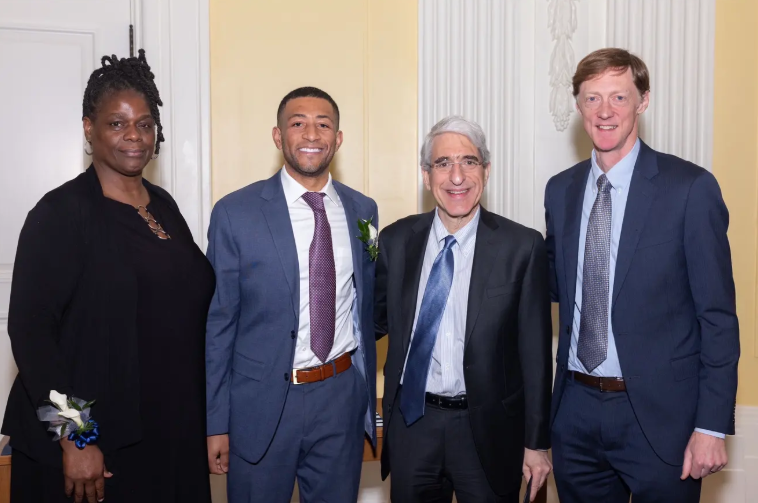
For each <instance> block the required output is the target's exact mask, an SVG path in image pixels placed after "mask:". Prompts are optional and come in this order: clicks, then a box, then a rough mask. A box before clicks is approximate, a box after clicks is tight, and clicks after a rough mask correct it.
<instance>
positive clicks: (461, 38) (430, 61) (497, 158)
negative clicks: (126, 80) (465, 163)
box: [418, 0, 535, 224]
mask: <svg viewBox="0 0 758 503" xmlns="http://www.w3.org/2000/svg"><path fill="white" fill-rule="evenodd" d="M534 12H535V3H534V2H503V1H501V0H464V1H460V0H419V49H418V50H419V93H418V99H419V103H418V107H419V129H418V138H419V150H420V147H421V144H422V142H423V141H424V137H425V135H426V134H427V133H428V132H429V130H430V129H431V128H432V126H433V125H434V124H435V123H436V122H437V121H439V120H440V119H442V118H444V117H446V116H448V115H463V116H464V117H466V118H468V119H471V120H474V121H476V122H477V123H479V125H481V126H482V128H483V129H484V132H485V134H486V135H487V142H488V147H489V149H490V152H491V153H492V159H491V162H492V170H491V173H490V180H489V183H488V185H487V188H486V189H485V194H484V200H483V202H484V205H485V206H486V207H487V209H488V210H491V211H494V212H495V213H498V214H500V215H504V216H506V217H509V218H512V219H514V220H518V221H527V223H528V224H532V222H531V215H532V204H533V203H534V199H533V192H534V191H533V176H532V173H531V171H530V169H529V168H530V166H532V165H533V164H534V159H533V154H534V134H533V131H534V99H535V89H534V82H535V66H534V45H535V44H534V33H535V29H534V27H535V15H534ZM420 176H421V174H420V173H419V177H420ZM419 192H420V193H419V210H420V211H424V210H428V209H429V208H431V207H433V201H431V199H430V198H429V196H428V195H427V194H426V191H425V189H424V185H423V182H421V181H420V182H419Z"/></svg>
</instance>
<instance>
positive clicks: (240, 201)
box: [214, 171, 284, 213]
mask: <svg viewBox="0 0 758 503" xmlns="http://www.w3.org/2000/svg"><path fill="white" fill-rule="evenodd" d="M278 176H279V172H278V171H277V174H276V175H274V176H272V177H271V178H269V179H267V180H259V181H257V182H254V183H251V184H250V185H246V186H245V187H242V188H241V189H237V190H235V191H234V192H231V193H229V194H227V195H225V196H224V197H222V198H221V199H219V200H218V201H217V202H216V204H215V206H218V207H223V208H224V209H226V211H228V212H230V213H237V212H243V213H248V212H250V210H251V209H256V208H259V207H260V206H261V205H262V204H264V203H266V202H267V201H268V200H269V199H270V198H271V197H270V196H274V195H276V192H277V188H276V185H277V184H278V186H279V188H278V192H279V194H281V195H282V196H283V195H284V192H283V190H282V188H281V186H282V183H281V180H279V179H278ZM215 206H214V208H215Z"/></svg>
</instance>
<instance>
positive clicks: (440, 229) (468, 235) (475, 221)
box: [432, 207, 481, 257]
mask: <svg viewBox="0 0 758 503" xmlns="http://www.w3.org/2000/svg"><path fill="white" fill-rule="evenodd" d="M439 211H440V210H439V208H437V209H436V210H435V212H434V220H433V222H432V232H433V233H434V239H436V240H437V243H438V244H440V247H441V246H442V245H443V244H444V241H445V238H446V237H447V236H449V235H450V233H449V232H448V231H447V229H446V228H445V224H443V223H442V220H440V215H439ZM480 215H481V207H479V208H477V209H476V214H475V215H474V218H472V219H471V221H470V222H469V223H467V224H466V225H464V226H463V227H462V228H460V229H458V232H456V233H455V234H453V237H455V242H456V243H457V244H458V247H459V249H460V251H461V253H463V256H464V257H468V256H469V253H472V252H473V251H474V245H475V244H476V229H477V228H478V227H479V216H480Z"/></svg>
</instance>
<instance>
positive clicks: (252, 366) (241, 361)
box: [232, 351, 266, 381]
mask: <svg viewBox="0 0 758 503" xmlns="http://www.w3.org/2000/svg"><path fill="white" fill-rule="evenodd" d="M265 369H266V364H265V363H263V362H259V361H257V360H253V359H251V358H248V357H247V356H245V355H243V354H240V353H238V352H237V351H235V352H234V357H233V358H232V370H233V371H234V372H236V373H238V374H241V375H243V376H245V377H249V378H250V379H253V380H255V381H260V380H261V379H263V373H264V371H265Z"/></svg>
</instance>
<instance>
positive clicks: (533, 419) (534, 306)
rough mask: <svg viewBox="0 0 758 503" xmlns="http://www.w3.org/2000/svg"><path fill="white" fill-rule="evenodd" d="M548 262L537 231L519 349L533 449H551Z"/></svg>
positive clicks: (521, 307)
mask: <svg viewBox="0 0 758 503" xmlns="http://www.w3.org/2000/svg"><path fill="white" fill-rule="evenodd" d="M547 275H548V260H547V255H546V253H545V244H544V241H543V239H542V236H541V235H540V234H539V233H537V232H535V233H534V243H533V245H532V250H531V255H530V257H529V263H528V264H527V267H526V272H525V274H524V280H523V283H522V287H521V297H520V299H519V311H518V338H519V339H518V347H519V358H520V361H521V369H522V372H523V379H524V404H525V412H526V415H525V418H526V440H525V445H524V447H526V448H528V449H533V450H545V449H548V448H550V428H549V425H550V395H551V387H552V381H553V365H552V335H551V334H552V324H551V319H550V292H549V286H548V277H547Z"/></svg>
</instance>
